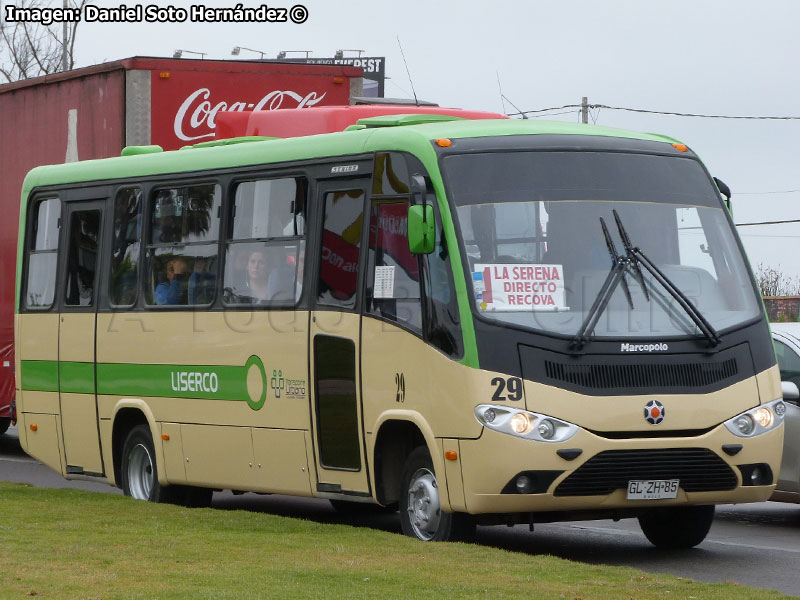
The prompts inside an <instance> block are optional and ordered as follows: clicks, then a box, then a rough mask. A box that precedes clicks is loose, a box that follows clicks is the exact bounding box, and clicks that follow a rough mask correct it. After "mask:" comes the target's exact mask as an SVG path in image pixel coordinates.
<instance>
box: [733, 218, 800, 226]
mask: <svg viewBox="0 0 800 600" xmlns="http://www.w3.org/2000/svg"><path fill="white" fill-rule="evenodd" d="M785 223H800V219H787V220H785V221H760V222H758V223H734V224H735V225H736V227H748V226H750V225H783V224H785Z"/></svg>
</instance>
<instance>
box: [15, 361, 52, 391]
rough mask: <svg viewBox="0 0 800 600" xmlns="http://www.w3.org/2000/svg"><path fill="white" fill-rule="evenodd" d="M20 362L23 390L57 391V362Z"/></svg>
mask: <svg viewBox="0 0 800 600" xmlns="http://www.w3.org/2000/svg"><path fill="white" fill-rule="evenodd" d="M21 363H22V365H21V371H22V373H21V374H22V389H23V390H31V391H37V392H57V391H58V362H56V361H54V360H23V361H21Z"/></svg>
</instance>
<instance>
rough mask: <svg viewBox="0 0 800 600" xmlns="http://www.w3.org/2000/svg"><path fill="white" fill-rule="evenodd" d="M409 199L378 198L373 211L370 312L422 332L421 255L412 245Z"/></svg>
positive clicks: (369, 278) (370, 252)
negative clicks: (410, 242)
mask: <svg viewBox="0 0 800 600" xmlns="http://www.w3.org/2000/svg"><path fill="white" fill-rule="evenodd" d="M407 215H408V200H407V199H405V198H401V199H399V200H398V199H394V200H385V201H377V202H374V203H373V205H372V210H371V211H370V228H369V269H368V275H367V277H368V283H367V289H368V290H369V292H368V311H369V312H371V313H373V314H375V315H377V316H380V317H383V318H384V319H388V320H390V321H397V322H400V323H403V324H404V325H405V326H406V327H409V328H411V330H412V331H415V332H417V333H420V334H421V333H422V305H421V303H420V281H419V280H420V258H419V256H417V255H414V254H412V253H411V251H410V250H409V248H408V221H407Z"/></svg>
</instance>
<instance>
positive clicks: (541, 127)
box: [15, 107, 785, 547]
mask: <svg viewBox="0 0 800 600" xmlns="http://www.w3.org/2000/svg"><path fill="white" fill-rule="evenodd" d="M356 109H358V107H349V108H348V107H342V108H341V111H344V112H343V114H345V116H346V115H351V116H352V115H353V114H355V115H356V116H357V115H358V114H359V113H358V111H357V110H356ZM314 110H317V109H308V111H314ZM326 110H334V109H326ZM373 110H374V109H373ZM347 111H350V112H347ZM353 111H355V112H353ZM277 112H284V111H277ZM286 112H287V113H288V112H294V111H286ZM431 112H435V109H430V110H429V111H428V112H425V111H421V113H422V114H411V113H414V108H410V109H408V111H407V113H408V114H395V115H377V116H375V115H374V113H372V114H373V116H369V117H366V118H363V119H357V120H358V123H356V124H355V125H352V126H350V127H347V129H346V130H345V131H339V132H336V133H326V134H321V135H305V136H299V137H293V138H285V139H268V138H260V137H250V138H240V139H231V140H223V141H219V142H214V143H206V144H199V145H197V146H192V147H186V148H183V149H181V150H178V151H172V152H161V151H159V150H160V149H159V148H157V147H132V148H127V149H126V150H125V151H124V152H123V155H122V156H120V157H116V158H110V159H104V160H96V161H87V162H79V163H74V164H66V165H56V166H46V167H39V168H36V169H34V170H33V171H31V173H30V174H29V175H28V177H27V178H26V180H25V183H24V187H23V190H22V209H21V218H20V232H21V233H20V237H19V239H20V242H19V253H18V265H17V266H18V269H17V272H18V278H17V283H16V285H17V288H16V290H17V291H16V321H15V328H16V329H15V335H16V350H17V352H16V376H17V379H16V382H17V392H16V394H17V395H16V408H17V414H18V420H19V437H20V442H21V444H22V447H23V448H24V449H25V451H26V452H27V453H29V454H30V455H31V456H33V457H35V458H36V459H38V460H40V461H41V462H43V463H45V464H46V465H48V466H49V467H51V468H52V469H54V470H56V471H58V472H59V473H61V474H62V475H63V476H64V477H67V478H89V479H97V480H101V481H107V482H108V483H110V484H112V485H115V486H118V487H120V488H122V490H123V491H124V492H125V494H128V495H130V496H133V497H134V498H138V499H142V500H150V501H154V502H173V503H179V504H184V505H189V506H203V505H208V504H209V503H210V502H211V499H212V494H213V491H215V490H234V491H250V492H260V493H274V494H287V495H294V496H305V497H316V498H324V499H328V500H330V501H331V502H332V503H333V505H334V506H335V507H337V508H338V509H340V510H343V511H360V510H363V511H368V510H399V514H400V520H401V523H402V529H403V531H404V532H405V533H406V534H408V535H411V536H415V537H417V538H419V539H421V540H449V539H464V538H467V537H468V536H469V535H470V534H471V533H472V532H473V531H474V527H475V525H476V524H479V525H481V524H503V523H508V524H518V523H525V524H528V523H530V524H531V525H532V524H533V523H537V522H547V521H561V520H564V521H566V520H580V519H597V518H615V519H616V518H638V519H639V522H640V524H641V527H642V530H643V532H644V534H645V535H646V536H647V538H648V539H649V540H650V541H651V542H652V543H653V544H655V545H656V546H660V547H690V546H694V545H696V544H698V543H700V542H701V541H702V540H703V539H704V537H705V536H706V534H707V532H708V530H709V527H710V526H711V522H712V519H713V514H714V505H716V504H719V503H739V502H757V501H762V500H766V499H768V498H769V497H770V495H771V494H772V491H773V489H774V486H775V480H776V475H777V472H778V468H779V465H780V459H781V448H782V442H783V433H784V428H783V414H784V411H785V405H784V404H783V403H782V400H781V385H780V381H779V375H778V368H777V366H776V363H775V355H774V352H773V351H772V346H771V341H770V335H769V330H768V326H767V322H766V319H765V315H764V312H763V307H762V304H761V302H760V299H759V295H758V291H757V287H756V285H755V282H754V279H753V276H752V274H751V271H750V269H749V267H748V264H747V261H746V258H745V255H744V252H743V249H742V245H741V242H740V241H739V239H738V237H737V235H736V233H735V230H734V227H733V225H732V222H731V218H730V215H729V211H728V210H727V208H726V204H725V200H724V199H723V198H722V197H721V195H720V191H719V190H720V189H724V185H715V181H714V179H713V178H712V177H710V175H709V174H708V172H707V170H706V169H705V167H704V166H703V164H702V163H701V162H700V161H699V160H698V158H697V156H696V155H695V154H694V153H693V152H692V151H691V150H690V149H688V148H687V147H686V146H685V145H683V144H681V143H678V142H676V140H673V139H671V138H667V137H663V136H659V135H653V134H641V133H633V132H627V131H621V130H615V129H609V128H602V127H592V126H587V125H579V124H574V125H573V124H566V123H546V122H533V121H532V120H527V121H524V120H509V119H460V118H457V117H454V116H452V115H437V116H431V114H430V113H431ZM309 114H315V113H311V112H309ZM272 118H276V117H274V116H273V117H272ZM309 118H310V117H309Z"/></svg>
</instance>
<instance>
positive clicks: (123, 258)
mask: <svg viewBox="0 0 800 600" xmlns="http://www.w3.org/2000/svg"><path fill="white" fill-rule="evenodd" d="M113 236H114V237H113V239H112V241H111V242H112V243H111V280H110V282H109V286H110V289H109V298H110V300H111V305H112V306H133V304H134V303H135V302H136V295H137V290H138V274H139V251H140V250H139V249H140V247H141V237H142V190H140V189H139V188H124V189H121V190H119V192H117V197H116V200H115V201H114V234H113Z"/></svg>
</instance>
